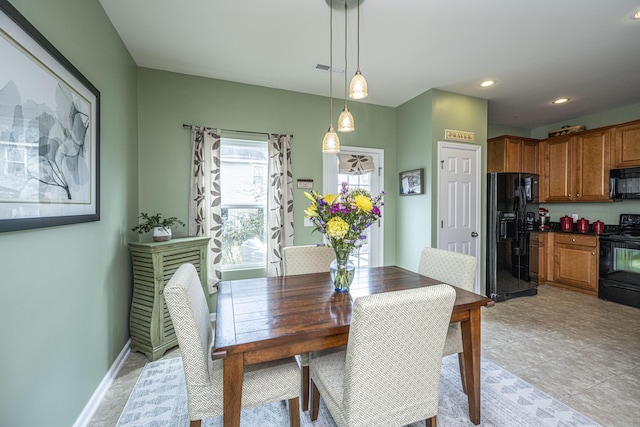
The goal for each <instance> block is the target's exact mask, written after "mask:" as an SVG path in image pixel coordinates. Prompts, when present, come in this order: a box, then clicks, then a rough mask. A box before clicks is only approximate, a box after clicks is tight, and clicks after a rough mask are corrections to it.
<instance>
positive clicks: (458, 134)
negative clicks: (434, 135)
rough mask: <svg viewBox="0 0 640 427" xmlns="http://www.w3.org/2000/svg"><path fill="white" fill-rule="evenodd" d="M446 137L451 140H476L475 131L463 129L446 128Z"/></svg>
mask: <svg viewBox="0 0 640 427" xmlns="http://www.w3.org/2000/svg"><path fill="white" fill-rule="evenodd" d="M444 139H448V140H451V141H462V142H475V139H476V134H475V133H474V132H465V131H462V130H451V129H445V130H444Z"/></svg>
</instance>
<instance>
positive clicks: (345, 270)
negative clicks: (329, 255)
mask: <svg viewBox="0 0 640 427" xmlns="http://www.w3.org/2000/svg"><path fill="white" fill-rule="evenodd" d="M333 250H334V251H335V253H336V259H334V260H333V261H332V262H331V265H330V266H329V271H330V272H331V280H332V281H333V286H334V288H335V290H336V292H349V287H350V286H351V282H353V276H354V274H355V271H356V266H355V265H354V264H353V262H351V261H350V260H349V255H350V254H351V249H350V248H333Z"/></svg>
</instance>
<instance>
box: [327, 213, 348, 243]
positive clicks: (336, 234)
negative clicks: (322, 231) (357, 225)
mask: <svg viewBox="0 0 640 427" xmlns="http://www.w3.org/2000/svg"><path fill="white" fill-rule="evenodd" d="M348 231H349V224H347V223H346V222H345V221H344V220H343V219H342V218H340V217H339V216H334V217H333V218H331V219H330V220H329V222H327V235H328V236H329V237H333V238H334V239H342V238H343V237H344V236H345V235H346V234H347V232H348Z"/></svg>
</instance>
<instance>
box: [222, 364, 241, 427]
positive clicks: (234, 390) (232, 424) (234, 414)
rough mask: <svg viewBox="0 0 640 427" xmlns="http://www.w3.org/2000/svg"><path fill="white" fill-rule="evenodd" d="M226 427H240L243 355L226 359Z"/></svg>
mask: <svg viewBox="0 0 640 427" xmlns="http://www.w3.org/2000/svg"><path fill="white" fill-rule="evenodd" d="M223 371H224V385H223V393H224V395H223V396H224V397H223V404H224V416H223V419H224V427H239V426H240V409H241V406H242V379H243V373H244V368H243V366H242V353H236V354H230V355H227V357H225V359H224V365H223Z"/></svg>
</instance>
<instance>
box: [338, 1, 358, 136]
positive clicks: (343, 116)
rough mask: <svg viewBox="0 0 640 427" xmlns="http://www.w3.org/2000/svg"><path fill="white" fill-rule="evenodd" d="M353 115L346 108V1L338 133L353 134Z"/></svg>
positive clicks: (345, 6) (345, 7)
mask: <svg viewBox="0 0 640 427" xmlns="http://www.w3.org/2000/svg"><path fill="white" fill-rule="evenodd" d="M355 128H356V127H355V121H354V120H353V115H352V114H351V112H350V111H349V109H348V108H347V1H346V0H345V2H344V109H343V110H342V113H340V117H338V132H353V131H354V130H355Z"/></svg>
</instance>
